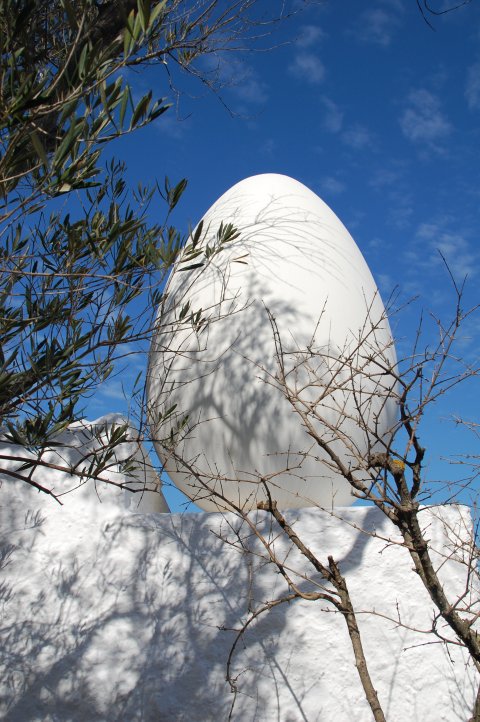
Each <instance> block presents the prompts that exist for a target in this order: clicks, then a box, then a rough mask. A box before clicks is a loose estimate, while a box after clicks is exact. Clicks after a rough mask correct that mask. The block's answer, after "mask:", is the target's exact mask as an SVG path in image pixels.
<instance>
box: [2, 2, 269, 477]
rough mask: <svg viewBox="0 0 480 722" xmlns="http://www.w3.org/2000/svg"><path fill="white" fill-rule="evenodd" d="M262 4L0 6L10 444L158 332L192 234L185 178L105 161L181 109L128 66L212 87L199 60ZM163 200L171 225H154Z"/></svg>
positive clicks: (237, 36)
mask: <svg viewBox="0 0 480 722" xmlns="http://www.w3.org/2000/svg"><path fill="white" fill-rule="evenodd" d="M256 5H257V1H256V0H240V1H239V2H233V3H223V2H221V0H214V1H213V2H210V3H207V2H203V1H202V2H199V3H195V2H186V1H185V0H160V1H159V2H151V1H150V0H138V1H137V0H121V1H118V0H101V1H100V2H94V0H79V1H78V2H72V1H71V0H53V1H49V2H47V1H46V0H40V1H36V0H20V1H19V0H1V1H0V52H1V64H0V237H1V247H0V339H1V347H0V348H1V353H0V363H1V367H0V427H2V428H3V430H4V432H6V433H7V438H8V439H9V440H10V441H13V442H15V443H17V444H20V445H22V446H24V447H26V448H27V449H29V450H30V451H31V450H35V449H37V450H39V449H41V448H43V447H44V446H45V445H46V444H47V445H48V444H49V443H51V442H52V439H53V440H54V438H55V435H56V434H58V433H59V432H61V431H62V429H64V428H65V427H66V426H67V425H68V424H70V423H72V422H73V421H75V420H78V419H80V418H81V417H82V415H83V409H84V404H85V399H86V398H87V397H88V395H89V394H91V393H93V391H94V390H95V388H96V387H97V386H98V384H100V383H102V382H104V381H105V380H106V379H107V378H108V377H109V375H111V374H112V371H113V370H114V367H115V360H116V359H118V358H119V356H121V355H124V354H125V353H127V352H129V350H130V349H131V343H133V342H135V343H138V342H139V341H141V340H142V339H143V338H146V337H147V336H148V333H149V331H150V330H151V328H152V324H153V314H154V309H156V307H157V306H158V304H159V302H160V299H161V296H162V287H163V284H164V280H165V277H166V274H168V272H169V270H170V268H171V267H172V264H173V263H174V262H175V259H176V256H177V254H178V251H179V249H180V248H181V246H182V245H184V244H185V238H184V236H183V234H181V233H180V232H179V231H178V230H177V229H176V228H175V227H174V226H172V225H171V221H170V214H171V212H172V210H173V209H174V208H175V206H176V205H177V203H178V202H179V200H180V198H181V196H182V193H183V191H184V190H185V187H186V180H181V181H180V182H179V183H175V184H173V185H172V184H171V183H170V182H169V181H168V179H167V180H166V181H165V183H164V186H163V187H160V185H158V184H157V186H156V187H154V188H147V187H139V188H138V189H136V190H135V191H133V192H132V191H130V190H129V188H128V185H127V181H126V170H127V169H126V167H125V164H124V163H123V162H121V161H117V160H112V159H111V154H110V155H109V158H110V159H109V160H106V158H105V150H106V148H107V147H108V146H109V144H110V143H111V142H112V141H114V140H116V139H118V138H120V137H122V136H123V135H125V134H129V133H131V132H133V131H136V130H138V129H141V128H142V127H144V126H145V125H148V124H149V123H152V122H154V121H155V120H157V119H158V118H160V116H162V115H163V114H164V113H165V112H166V111H167V110H168V108H169V105H170V104H169V103H168V102H167V100H166V99H165V98H160V99H154V98H153V94H152V91H149V92H147V93H146V94H145V95H143V97H141V98H140V99H137V98H136V95H135V88H133V87H132V86H131V85H130V83H129V80H128V79H129V77H130V76H131V73H129V69H130V68H139V67H142V66H143V67H145V66H148V65H151V64H153V63H156V65H157V67H158V69H159V70H160V71H162V72H164V71H166V73H167V74H166V75H165V73H164V75H163V81H164V84H165V85H166V87H167V88H169V86H170V84H171V82H172V78H173V76H174V74H175V69H176V68H179V69H181V70H185V71H186V72H188V73H190V74H193V75H195V76H197V77H199V78H200V80H202V81H203V82H206V83H207V84H211V83H212V82H213V80H214V79H213V78H212V77H210V76H209V75H208V74H207V73H206V72H205V71H203V70H202V68H201V67H200V66H199V61H200V60H201V59H202V58H203V57H204V56H205V55H208V54H209V53H213V52H218V51H220V50H224V49H227V48H229V49H231V48H233V47H237V46H238V45H239V44H241V43H246V42H248V41H249V40H251V39H252V38H253V35H254V28H255V12H256ZM271 20H272V22H273V18H271ZM165 81H167V82H166V83H165ZM159 196H161V199H160V198H159ZM155 200H156V201H157V202H158V200H161V203H162V204H163V207H164V208H165V213H164V215H165V218H164V220H163V222H162V223H157V222H154V223H152V222H151V220H150V216H151V215H152V213H151V211H150V206H151V204H152V202H154V201H155ZM229 232H231V231H229ZM201 262H202V260H201V259H200V258H198V259H197V263H201ZM129 344H130V345H129ZM100 467H101V464H99V465H98V468H99V469H100ZM5 472H6V473H8V471H7V470H5ZM26 481H31V479H29V478H28V477H26Z"/></svg>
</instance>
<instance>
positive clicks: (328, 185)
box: [320, 176, 345, 195]
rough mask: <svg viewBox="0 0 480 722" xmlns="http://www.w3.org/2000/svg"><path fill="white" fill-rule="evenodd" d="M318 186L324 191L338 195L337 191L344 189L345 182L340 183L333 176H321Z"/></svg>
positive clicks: (341, 191) (340, 191)
mask: <svg viewBox="0 0 480 722" xmlns="http://www.w3.org/2000/svg"><path fill="white" fill-rule="evenodd" d="M320 187H321V189H322V191H323V192H324V193H329V194H330V195H338V194H339V193H343V191H344V190H345V183H342V182H341V181H339V180H338V179H337V178H334V177H333V176H325V178H322V180H321V182H320Z"/></svg>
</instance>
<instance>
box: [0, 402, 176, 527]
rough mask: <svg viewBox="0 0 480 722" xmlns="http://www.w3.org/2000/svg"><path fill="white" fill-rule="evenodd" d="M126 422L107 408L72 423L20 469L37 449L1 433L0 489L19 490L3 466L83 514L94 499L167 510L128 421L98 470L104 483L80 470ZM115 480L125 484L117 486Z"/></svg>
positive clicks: (93, 508) (138, 508) (119, 506)
mask: <svg viewBox="0 0 480 722" xmlns="http://www.w3.org/2000/svg"><path fill="white" fill-rule="evenodd" d="M126 423H127V419H126V418H125V417H124V416H122V415H121V414H116V413H111V414H107V415H106V416H101V417H100V418H99V419H95V421H87V420H84V421H79V422H77V423H76V424H72V425H71V426H69V427H68V428H67V429H66V430H65V431H63V432H62V433H61V434H59V435H57V437H56V439H55V446H54V447H52V448H46V449H45V450H44V452H43V453H42V454H41V457H40V463H38V464H37V465H36V467H34V468H33V470H32V469H31V468H28V467H27V468H24V470H23V471H22V466H24V465H25V464H28V462H30V461H32V460H33V459H38V454H37V453H33V452H32V453H30V452H28V451H27V450H25V449H24V448H21V447H19V446H16V445H15V444H9V443H7V442H6V441H5V440H4V439H2V437H1V436H0V483H1V482H2V481H3V486H4V488H7V489H10V488H12V489H13V490H15V491H18V493H20V494H21V492H22V487H23V486H24V485H25V484H24V482H22V481H20V480H16V479H14V477H13V476H9V475H8V474H5V473H4V474H2V470H4V471H6V470H7V469H9V470H11V471H13V472H15V471H20V472H21V473H22V475H23V477H25V476H27V475H28V474H31V475H32V480H33V481H34V482H36V483H38V484H40V485H41V486H42V487H43V488H44V489H48V490H49V491H51V492H52V493H53V494H55V496H56V497H57V498H58V499H59V501H60V502H61V504H62V505H64V506H73V507H74V508H75V509H76V510H77V511H79V510H83V509H84V508H85V511H86V513H87V514H92V513H93V514H94V513H95V512H96V509H97V507H98V504H97V502H98V501H101V502H103V504H105V505H111V506H113V508H117V509H130V510H131V511H145V512H149V511H155V512H168V511H169V508H168V504H167V502H166V501H165V498H164V496H163V494H162V488H161V487H162V485H161V481H160V478H159V477H158V475H157V473H156V472H155V469H154V467H153V465H152V463H151V461H150V457H149V455H148V452H147V451H146V449H145V447H144V446H143V444H142V443H141V442H140V441H139V440H138V432H137V431H136V430H135V429H134V428H133V427H131V426H129V430H128V431H127V437H126V440H125V441H122V442H121V443H119V444H118V445H117V446H116V447H115V451H114V455H113V457H112V458H111V459H110V460H109V461H108V462H107V465H106V467H105V469H104V470H103V472H102V473H101V474H100V475H99V476H100V479H105V482H102V481H101V480H100V479H99V480H96V481H92V480H91V479H88V478H85V476H82V475H81V474H82V471H86V470H88V468H89V467H90V465H91V463H92V462H93V461H94V459H95V454H101V452H102V450H103V449H104V448H105V444H106V443H107V437H108V438H110V436H109V435H110V434H111V432H112V430H113V429H115V428H119V427H122V426H124V424H126ZM8 457H9V458H8ZM126 460H128V461H129V462H131V463H132V470H131V471H130V472H129V473H124V472H123V471H122V467H121V462H124V461H126ZM69 471H70V472H72V473H69ZM117 484H123V485H127V486H128V488H125V489H123V488H120V487H119V486H116V485H117ZM29 498H30V497H29ZM92 502H93V505H92ZM100 508H101V507H100Z"/></svg>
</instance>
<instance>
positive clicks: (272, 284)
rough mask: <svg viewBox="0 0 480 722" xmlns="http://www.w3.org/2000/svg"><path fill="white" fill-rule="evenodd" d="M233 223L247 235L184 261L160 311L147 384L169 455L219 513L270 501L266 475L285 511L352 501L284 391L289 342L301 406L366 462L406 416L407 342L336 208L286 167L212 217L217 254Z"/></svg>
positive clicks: (341, 450)
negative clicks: (400, 347) (398, 348)
mask: <svg viewBox="0 0 480 722" xmlns="http://www.w3.org/2000/svg"><path fill="white" fill-rule="evenodd" d="M222 222H223V224H226V223H232V224H233V225H234V226H235V228H236V229H237V230H238V231H239V237H238V238H237V239H235V240H233V241H231V242H230V243H228V244H226V245H225V246H224V248H223V249H222V250H221V252H219V253H218V254H216V255H215V256H213V257H212V258H211V259H210V260H209V261H208V262H207V263H206V264H205V265H204V267H203V268H190V269H189V270H181V269H182V267H183V268H185V267H187V266H192V265H193V266H194V265H195V263H197V262H198V261H199V258H201V257H197V258H196V259H193V260H192V262H191V263H187V262H186V261H185V260H184V259H180V262H179V263H178V264H177V266H176V268H175V269H174V271H173V272H172V275H171V277H170V279H169V282H168V286H167V295H166V299H165V301H164V303H163V305H162V307H161V308H160V310H159V316H158V328H157V332H156V336H155V338H154V339H153V342H152V348H151V355H150V365H149V373H148V381H147V393H148V404H149V419H150V424H151V426H152V430H153V433H154V437H155V438H156V449H157V452H158V453H159V455H160V457H161V458H162V460H163V462H164V464H165V469H166V471H167V472H168V474H169V475H170V477H171V478H172V480H173V481H174V483H175V484H176V485H177V486H178V487H179V488H180V489H182V491H184V492H185V493H186V494H187V495H188V496H189V497H190V498H192V499H193V500H194V501H195V502H196V503H197V504H198V505H199V506H200V507H201V508H203V509H206V510H218V509H219V508H220V509H222V508H228V506H229V503H231V504H233V505H235V506H240V507H242V508H243V509H245V510H247V509H252V508H256V506H257V504H258V502H259V501H260V500H261V499H264V498H265V489H264V484H263V483H262V481H261V480H262V479H267V480H268V487H269V490H270V493H271V495H272V497H273V498H274V499H275V500H276V501H277V503H278V506H279V508H299V507H304V506H311V505H316V504H318V505H320V506H322V507H331V506H332V505H335V506H343V505H346V504H351V503H352V502H353V501H354V500H355V499H354V497H352V495H351V491H350V485H349V484H348V482H346V481H345V480H344V479H343V478H342V477H341V476H340V475H339V474H338V471H336V470H335V469H332V465H331V463H328V461H327V456H326V454H325V451H324V450H322V448H321V447H320V445H319V444H318V443H317V442H316V441H315V440H314V439H313V438H312V437H311V436H310V435H308V433H307V431H306V429H305V426H304V424H302V419H301V418H300V416H299V415H298V414H297V413H295V411H294V409H293V407H292V404H291V402H290V401H289V400H288V399H287V398H286V397H285V395H284V394H282V391H281V390H280V389H279V388H278V385H279V384H278V381H277V380H276V379H277V378H278V362H277V358H276V350H277V351H278V341H280V342H281V344H282V349H283V353H284V363H285V368H284V371H285V373H286V375H287V383H288V385H289V387H290V390H291V391H294V392H295V394H296V396H297V397H298V400H299V401H298V403H299V404H300V406H299V408H301V409H302V410H303V411H305V412H308V413H309V420H310V421H311V423H312V424H313V425H314V428H315V430H316V432H317V433H318V432H320V434H321V435H322V439H323V440H324V441H326V442H328V443H329V444H330V446H331V448H332V449H333V450H334V451H335V453H336V454H338V455H339V458H341V460H342V462H343V463H345V464H347V465H349V466H350V468H356V467H358V466H359V459H362V458H363V459H364V458H365V457H366V456H367V454H368V453H369V451H370V450H371V448H372V445H374V444H375V443H376V444H377V448H378V444H379V439H380V440H381V439H382V438H386V437H387V436H388V434H389V431H390V430H391V428H392V427H393V425H394V423H395V419H396V413H397V409H396V401H395V398H394V394H392V393H391V391H392V389H394V387H395V384H394V380H393V377H392V376H391V375H389V374H388V373H387V374H385V373H384V372H385V369H386V368H387V369H388V368H389V367H390V368H391V367H393V366H395V363H396V357H395V350H394V347H393V341H392V337H391V332H390V328H389V324H388V321H387V320H386V318H385V310H384V307H383V304H382V301H381V299H380V297H379V294H378V290H377V287H376V284H375V281H374V280H373V278H372V275H371V273H370V271H369V269H368V266H367V264H366V262H365V260H364V258H363V256H362V254H361V253H360V251H359V249H358V247H357V246H356V244H355V242H354V241H353V239H352V237H351V236H350V234H349V233H348V231H347V230H346V228H345V227H344V226H343V224H342V223H341V222H340V221H339V219H338V218H337V217H336V216H335V214H334V213H333V212H332V211H331V210H330V208H329V207H328V206H327V205H326V204H325V203H324V202H323V201H322V200H321V199H320V198H319V197H318V196H316V195H315V194H314V193H313V192H312V191H310V190H309V189H308V188H306V187H305V186H304V185H302V184H301V183H299V182H297V181H295V180H292V179H291V178H288V177H286V176H282V175H276V174H265V175H259V176H254V177H252V178H247V179H246V180H244V181H241V182H240V183H238V184H237V185H235V186H233V188H231V189H230V190H229V191H227V192H226V193H225V194H224V195H223V196H222V197H221V198H220V199H219V200H218V201H217V202H216V203H214V205H213V206H212V207H211V208H210V210H209V211H208V212H207V213H206V214H205V216H204V218H203V231H202V241H201V244H200V245H201V248H202V249H203V250H205V249H206V248H207V246H208V245H209V244H210V245H213V244H214V242H215V239H216V237H217V231H218V229H219V227H220V224H221V223H222ZM187 303H188V304H189V305H188V306H187V305H186V304H187ZM182 309H183V313H184V315H183V317H182ZM200 311H201V313H200V314H199V317H198V318H200V317H201V318H202V323H201V324H200V326H199V327H197V325H196V323H195V322H196V321H197V320H198V318H197V319H196V318H195V314H196V313H197V312H200ZM192 314H193V316H192ZM272 319H274V324H273V325H276V328H277V329H278V334H279V335H278V338H277V345H276V344H275V340H274V328H273V325H272ZM346 358H347V359H349V361H348V363H347V364H345V363H344V361H345V359H346ZM352 369H353V371H352ZM312 404H313V406H312ZM172 407H173V408H172ZM169 410H170V412H169V415H168V418H167V419H166V420H165V419H164V418H163V417H164V416H165V414H166V412H168V411H169ZM313 411H315V412H316V415H314V414H313V413H312V412H313ZM182 424H183V425H182ZM179 425H180V426H181V428H179ZM367 429H370V430H371V431H372V432H373V433H370V432H368V433H367ZM169 438H170V440H171V439H172V438H174V439H175V440H176V445H175V446H172V445H171V443H170V441H169ZM380 444H381V441H380ZM360 466H361V464H360ZM356 473H357V476H358V478H361V470H360V469H358V470H357V472H356Z"/></svg>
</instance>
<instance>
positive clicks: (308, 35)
mask: <svg viewBox="0 0 480 722" xmlns="http://www.w3.org/2000/svg"><path fill="white" fill-rule="evenodd" d="M324 37H325V33H324V32H323V30H322V29H321V28H319V27H318V25H303V26H302V27H301V28H300V34H299V35H298V37H297V39H296V43H297V45H299V46H300V47H301V48H310V47H311V46H312V45H315V44H317V43H318V42H319V41H320V40H321V39H322V38H324Z"/></svg>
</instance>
